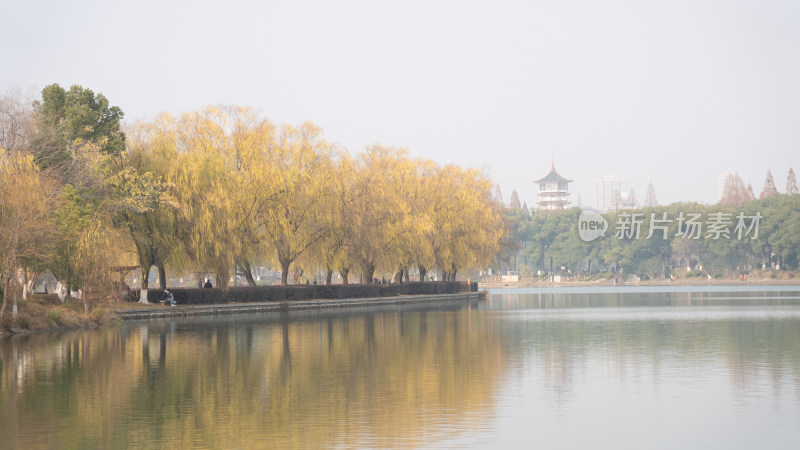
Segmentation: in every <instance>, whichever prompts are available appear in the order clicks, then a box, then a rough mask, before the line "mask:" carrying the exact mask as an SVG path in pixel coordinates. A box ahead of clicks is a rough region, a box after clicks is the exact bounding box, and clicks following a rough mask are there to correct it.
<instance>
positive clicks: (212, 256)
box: [169, 107, 250, 289]
mask: <svg viewBox="0 0 800 450" xmlns="http://www.w3.org/2000/svg"><path fill="white" fill-rule="evenodd" d="M228 112H229V110H225V109H219V108H213V107H208V108H205V109H203V110H202V111H198V112H192V113H186V114H184V115H183V116H182V117H181V118H180V119H179V120H178V122H177V123H176V126H175V139H176V147H177V150H178V156H177V158H176V159H175V164H174V165H173V167H172V168H171V170H170V175H169V181H170V182H171V183H172V185H173V186H174V188H173V191H174V195H175V198H176V201H177V204H178V210H179V212H180V215H181V224H180V225H181V229H182V232H181V236H180V237H181V242H182V249H183V250H184V251H185V253H186V255H187V256H188V257H189V259H191V261H192V262H193V264H195V265H196V266H198V268H200V269H203V270H209V271H211V272H213V273H215V274H216V278H217V284H218V285H219V286H220V287H222V288H223V289H227V287H228V280H229V278H230V276H231V275H232V274H233V271H234V265H235V260H236V256H237V255H239V254H241V252H242V249H243V246H244V245H246V243H245V242H243V240H242V239H241V235H242V229H243V226H244V223H245V221H246V219H247V217H246V216H247V214H246V211H247V209H246V205H248V204H249V203H248V200H250V199H248V198H247V196H246V193H247V192H248V190H247V189H246V187H247V186H246V185H247V179H246V177H245V176H244V175H243V173H242V171H241V160H240V159H239V153H238V152H237V149H236V148H235V146H234V145H233V140H232V139H231V130H232V128H233V124H232V121H231V117H230V115H229V114H228Z"/></svg>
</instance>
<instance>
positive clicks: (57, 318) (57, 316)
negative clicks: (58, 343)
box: [47, 308, 62, 325]
mask: <svg viewBox="0 0 800 450" xmlns="http://www.w3.org/2000/svg"><path fill="white" fill-rule="evenodd" d="M47 318H48V319H50V320H52V321H53V322H54V323H55V324H56V325H60V324H61V318H62V311H61V309H59V308H53V309H51V310H49V311H47Z"/></svg>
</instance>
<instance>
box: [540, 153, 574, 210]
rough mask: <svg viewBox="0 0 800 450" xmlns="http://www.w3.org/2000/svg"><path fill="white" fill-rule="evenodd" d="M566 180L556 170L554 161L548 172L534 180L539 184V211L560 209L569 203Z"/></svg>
mask: <svg viewBox="0 0 800 450" xmlns="http://www.w3.org/2000/svg"><path fill="white" fill-rule="evenodd" d="M571 182H572V180H568V179H566V178H564V177H562V176H561V175H559V174H558V172H556V165H555V161H554V162H553V164H552V166H551V167H550V173H548V174H547V175H545V176H544V178H542V179H540V180H536V181H534V183H537V184H538V185H539V202H538V205H539V211H560V210H562V209H565V208H566V207H567V205H569V203H570V202H569V198H568V197H569V183H571Z"/></svg>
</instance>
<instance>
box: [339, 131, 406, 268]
mask: <svg viewBox="0 0 800 450" xmlns="http://www.w3.org/2000/svg"><path fill="white" fill-rule="evenodd" d="M411 171H412V164H411V162H410V159H409V158H408V151H407V150H403V149H397V148H392V147H384V146H380V145H375V146H372V147H370V148H368V149H366V150H365V151H364V152H363V153H361V154H360V155H359V158H358V165H357V169H356V173H355V175H354V178H353V187H352V189H353V194H352V202H351V206H350V208H351V211H352V214H351V218H352V220H351V221H350V224H349V226H348V228H347V230H348V232H347V234H348V236H347V239H348V242H349V246H348V248H347V251H348V254H349V258H350V260H352V261H353V264H354V267H355V268H356V269H357V270H358V273H359V274H360V275H361V277H362V280H365V281H366V282H368V283H370V282H372V281H373V280H374V278H375V272H376V271H394V270H396V269H397V266H398V265H401V264H403V263H400V262H399V257H400V254H401V252H400V250H399V246H401V245H402V242H403V241H404V240H407V239H406V238H407V237H408V236H405V235H404V232H405V230H406V229H407V228H408V227H409V226H410V224H409V220H410V218H409V204H408V202H407V199H406V197H405V192H406V190H407V185H408V183H409V182H410V180H409V178H410V173H411Z"/></svg>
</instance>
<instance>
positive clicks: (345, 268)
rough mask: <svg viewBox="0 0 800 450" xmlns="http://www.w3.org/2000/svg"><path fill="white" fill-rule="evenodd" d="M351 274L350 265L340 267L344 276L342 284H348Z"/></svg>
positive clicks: (340, 271)
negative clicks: (348, 276) (348, 277)
mask: <svg viewBox="0 0 800 450" xmlns="http://www.w3.org/2000/svg"><path fill="white" fill-rule="evenodd" d="M348 274H350V268H349V267H340V268H339V275H341V276H342V284H348V280H347V275H348Z"/></svg>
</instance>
